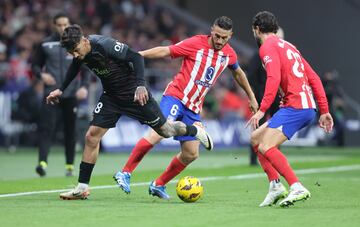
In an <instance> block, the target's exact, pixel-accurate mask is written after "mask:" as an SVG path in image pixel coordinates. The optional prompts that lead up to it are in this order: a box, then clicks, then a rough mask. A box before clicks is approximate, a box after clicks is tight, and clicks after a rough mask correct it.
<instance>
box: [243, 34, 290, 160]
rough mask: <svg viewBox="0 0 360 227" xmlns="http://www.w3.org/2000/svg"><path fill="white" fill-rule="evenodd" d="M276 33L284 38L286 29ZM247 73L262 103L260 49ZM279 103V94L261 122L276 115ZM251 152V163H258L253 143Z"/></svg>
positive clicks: (263, 82) (263, 83)
mask: <svg viewBox="0 0 360 227" xmlns="http://www.w3.org/2000/svg"><path fill="white" fill-rule="evenodd" d="M276 35H277V36H278V37H279V38H280V39H284V31H283V29H282V28H281V27H279V30H278V31H277V33H276ZM247 75H248V78H249V83H250V85H251V87H252V88H253V90H254V93H255V97H256V100H257V101H258V103H260V102H261V100H262V98H263V96H264V91H265V84H266V72H265V69H264V67H263V65H262V62H261V59H260V57H259V52H258V51H257V52H256V53H255V54H254V56H253V57H252V58H251V59H250V62H249V65H248V69H247ZM279 105H280V96H279V95H277V96H276V97H275V100H274V102H273V103H272V104H271V106H270V108H269V109H268V111H267V112H266V115H265V117H264V118H262V119H261V120H260V124H264V123H265V122H266V121H267V120H268V119H269V118H270V117H271V116H272V115H274V113H276V111H278V109H279ZM249 152H250V165H251V166H256V165H258V163H257V155H256V153H255V151H254V148H253V146H251V144H250V149H249Z"/></svg>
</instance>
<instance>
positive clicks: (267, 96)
mask: <svg viewBox="0 0 360 227" xmlns="http://www.w3.org/2000/svg"><path fill="white" fill-rule="evenodd" d="M259 54H260V58H261V61H262V63H263V66H264V67H265V71H266V84H265V91H264V97H263V99H262V101H261V104H260V111H262V112H264V113H265V112H266V111H267V110H268V109H269V107H270V106H271V104H272V103H273V102H274V99H275V97H276V94H277V91H278V89H279V85H280V80H281V64H280V57H279V54H278V52H277V51H276V49H275V47H273V46H271V45H267V46H263V47H261V48H260V52H259Z"/></svg>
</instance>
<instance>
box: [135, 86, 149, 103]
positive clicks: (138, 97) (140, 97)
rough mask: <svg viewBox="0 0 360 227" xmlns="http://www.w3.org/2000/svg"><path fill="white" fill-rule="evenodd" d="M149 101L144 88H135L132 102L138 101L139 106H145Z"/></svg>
mask: <svg viewBox="0 0 360 227" xmlns="http://www.w3.org/2000/svg"><path fill="white" fill-rule="evenodd" d="M148 100H149V94H148V91H147V89H146V87H145V86H139V87H137V88H136V91H135V95H134V102H136V101H138V102H139V103H140V105H142V106H143V105H145V104H146V103H147V101H148Z"/></svg>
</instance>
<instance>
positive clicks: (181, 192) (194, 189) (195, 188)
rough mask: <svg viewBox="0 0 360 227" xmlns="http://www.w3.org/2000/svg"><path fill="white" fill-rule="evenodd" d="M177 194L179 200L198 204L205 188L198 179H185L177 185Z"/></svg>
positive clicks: (188, 177)
mask: <svg viewBox="0 0 360 227" xmlns="http://www.w3.org/2000/svg"><path fill="white" fill-rule="evenodd" d="M176 193H177V195H178V196H179V198H180V199H181V200H182V201H184V202H187V203H193V202H196V201H197V200H198V199H200V198H201V196H202V195H203V193H204V188H203V186H202V184H201V182H200V180H199V179H197V178H196V177H191V176H187V177H183V178H181V179H180V180H179V181H178V183H177V185H176Z"/></svg>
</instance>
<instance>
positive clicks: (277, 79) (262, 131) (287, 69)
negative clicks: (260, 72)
mask: <svg viewBox="0 0 360 227" xmlns="http://www.w3.org/2000/svg"><path fill="white" fill-rule="evenodd" d="M278 28H279V27H278V23H277V19H276V18H275V16H274V15H273V14H272V13H270V12H267V11H264V12H259V13H257V14H256V15H255V16H254V18H253V22H252V29H253V33H254V37H255V40H256V41H257V44H258V45H259V47H260V50H259V55H260V58H261V60H262V63H263V66H264V67H265V70H266V75H267V80H266V85H265V93H264V97H263V99H262V101H261V104H260V109H259V111H258V112H257V113H256V114H254V116H253V117H252V118H251V119H250V120H249V122H248V123H247V125H251V126H252V128H253V129H255V130H254V131H253V132H252V134H251V144H252V145H253V147H254V150H255V151H256V153H257V156H258V159H259V162H260V164H261V167H262V168H263V169H264V171H265V173H266V174H267V176H268V179H269V182H270V187H269V192H268V194H267V196H266V197H265V200H264V201H263V202H262V203H261V204H260V207H264V206H271V205H275V204H276V203H277V201H279V200H280V199H283V200H282V201H280V203H279V205H280V206H281V207H288V206H290V205H293V204H294V203H295V202H297V201H301V200H306V199H308V198H310V196H311V195H310V192H309V191H308V190H307V189H306V188H305V187H304V186H303V185H302V184H301V183H300V182H299V180H298V178H297V176H296V175H295V173H294V171H293V170H292V168H291V167H290V165H289V163H288V161H287V159H286V157H285V156H284V155H283V154H282V153H281V151H280V150H279V149H278V147H279V145H281V144H282V143H284V142H285V141H286V140H289V139H291V137H292V136H293V135H294V134H295V133H296V132H297V131H299V130H300V129H302V128H303V127H305V126H307V125H309V124H310V123H311V122H312V121H313V119H314V118H315V116H316V104H315V100H316V102H317V104H318V107H319V112H320V119H319V125H320V127H321V128H323V129H324V131H325V132H327V133H329V132H330V131H331V130H332V128H333V124H334V123H333V119H332V117H331V115H330V113H329V107H328V102H327V99H326V95H325V92H324V88H323V86H322V84H321V81H320V78H319V76H318V75H317V74H316V73H315V72H314V70H313V69H312V68H311V66H310V65H309V63H308V62H307V61H306V60H305V59H304V58H303V57H302V56H301V53H300V52H299V51H298V50H297V49H296V47H295V46H294V45H292V44H291V43H289V42H287V41H285V40H282V39H280V38H278V37H277V36H276V35H275V33H276V32H277V30H278ZM278 90H280V93H281V94H282V106H281V108H280V109H279V110H278V111H277V112H276V113H275V114H274V115H273V117H272V118H271V119H270V120H268V121H267V122H266V123H264V124H263V125H261V126H260V127H259V120H260V119H261V118H262V117H263V116H264V113H265V112H266V110H267V109H268V108H269V107H270V105H271V104H272V102H273V101H274V98H275V96H276V93H277V91H278ZM314 96H315V100H314ZM279 174H280V175H281V176H283V177H284V178H285V180H286V181H287V183H288V184H289V187H290V190H289V193H288V192H287V190H286V188H285V187H284V186H283V185H282V184H281V183H280V180H279Z"/></svg>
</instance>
